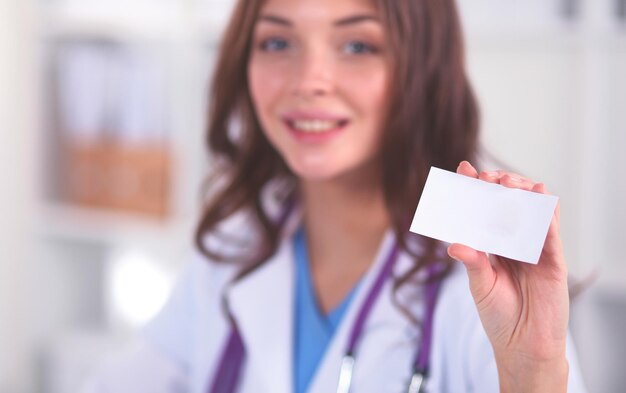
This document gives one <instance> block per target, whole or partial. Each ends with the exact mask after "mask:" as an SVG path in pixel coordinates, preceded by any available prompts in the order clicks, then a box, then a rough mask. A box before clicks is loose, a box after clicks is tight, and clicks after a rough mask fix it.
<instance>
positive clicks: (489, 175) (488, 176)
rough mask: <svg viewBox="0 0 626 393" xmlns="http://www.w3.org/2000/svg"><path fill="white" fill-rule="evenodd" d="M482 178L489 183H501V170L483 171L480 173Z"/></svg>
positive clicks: (479, 176)
mask: <svg viewBox="0 0 626 393" xmlns="http://www.w3.org/2000/svg"><path fill="white" fill-rule="evenodd" d="M478 178H479V179H480V180H484V181H486V182H489V183H496V184H497V183H500V172H498V171H482V172H480V174H479V175H478Z"/></svg>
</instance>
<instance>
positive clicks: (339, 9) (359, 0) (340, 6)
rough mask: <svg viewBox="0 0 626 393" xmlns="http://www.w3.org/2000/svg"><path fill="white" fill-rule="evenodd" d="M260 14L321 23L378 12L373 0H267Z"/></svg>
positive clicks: (296, 21) (301, 21)
mask: <svg viewBox="0 0 626 393" xmlns="http://www.w3.org/2000/svg"><path fill="white" fill-rule="evenodd" d="M260 14H261V15H265V14H271V15H276V16H281V17H284V18H286V19H289V20H290V21H293V22H294V23H307V22H314V23H320V22H332V21H334V20H337V19H340V18H342V17H346V16H350V15H354V14H367V15H377V14H378V12H377V9H376V7H375V5H374V2H373V1H372V0H266V1H265V2H264V4H263V6H262V7H261V12H260Z"/></svg>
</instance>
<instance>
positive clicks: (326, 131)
mask: <svg viewBox="0 0 626 393" xmlns="http://www.w3.org/2000/svg"><path fill="white" fill-rule="evenodd" d="M222 45H223V46H222V50H221V53H220V57H219V60H218V63H217V67H216V73H215V77H214V81H213V82H214V83H213V90H212V96H211V98H212V101H211V108H210V110H209V118H210V124H209V128H208V147H209V149H210V151H211V153H212V155H213V157H215V158H216V159H217V169H216V172H215V174H214V176H215V177H214V178H213V180H214V181H213V182H212V183H210V189H209V191H210V193H209V195H210V198H209V199H208V201H207V205H206V207H205V210H204V213H203V216H202V218H201V220H200V223H199V225H198V229H197V232H196V243H197V247H198V249H199V251H200V253H199V255H198V256H197V258H196V259H195V260H194V261H193V263H191V264H190V266H189V267H188V269H187V271H186V273H185V274H184V275H183V278H182V279H181V281H180V283H179V284H178V286H177V287H176V289H175V290H174V293H173V295H172V297H171V299H170V301H169V302H168V304H167V305H166V306H165V308H164V309H163V310H162V311H161V313H160V314H159V315H158V316H157V317H156V318H155V319H154V320H153V321H152V322H151V323H149V324H148V325H147V326H146V328H145V330H144V335H143V337H144V342H143V347H141V348H140V349H138V350H137V351H136V352H134V353H133V354H132V356H131V357H130V359H129V360H127V362H126V363H125V365H126V367H119V366H117V367H116V366H112V367H111V369H110V370H108V371H105V372H104V373H103V374H102V375H103V376H102V377H101V379H100V381H101V382H100V383H101V384H102V385H101V386H107V387H109V386H111V387H110V388H109V389H108V390H107V391H115V392H120V391H133V392H137V391H151V392H154V391H155V390H154V386H156V385H158V386H160V387H162V388H161V389H160V390H158V389H157V390H156V391H163V392H170V391H181V390H184V391H186V390H190V391H192V392H198V393H200V392H202V393H205V392H210V393H234V392H268V393H288V392H296V393H301V392H302V393H303V392H309V393H328V392H333V391H337V392H341V393H348V392H358V393H361V392H364V393H369V392H372V393H381V392H383V393H387V392H398V391H409V392H413V393H418V392H431V393H435V392H470V391H472V392H481V393H483V392H487V393H489V392H498V391H502V392H529V391H542V392H543V391H550V392H560V391H565V390H566V389H569V391H570V392H584V387H583V385H582V383H581V382H580V378H579V373H578V368H577V364H576V359H575V356H574V355H573V353H572V352H571V347H570V346H569V344H568V345H566V342H567V321H568V316H569V314H568V305H569V304H568V298H567V280H566V277H567V269H566V267H565V263H564V259H563V253H562V247H561V244H560V238H559V235H558V225H559V223H558V210H557V213H556V214H555V216H554V217H553V220H552V224H551V227H550V232H549V234H548V238H547V240H546V243H545V246H544V249H543V254H542V257H541V260H540V261H539V263H538V265H537V266H521V265H519V263H518V262H516V261H512V260H507V259H505V258H501V257H497V256H488V255H486V254H484V253H482V252H479V251H476V250H473V249H471V248H468V247H465V246H463V245H460V244H455V245H452V246H450V247H449V248H446V247H447V245H445V244H442V243H439V242H437V241H435V240H434V239H428V238H423V237H419V236H417V235H412V234H409V232H408V229H409V224H410V222H409V220H410V215H411V214H412V213H413V211H414V210H415V206H416V204H417V201H418V200H419V197H420V195H421V193H422V190H423V187H424V183H425V180H426V176H427V173H428V170H429V169H430V167H431V166H437V167H440V168H443V169H447V170H451V171H454V170H456V171H457V172H458V173H459V174H462V175H465V176H471V177H474V178H478V179H480V180H482V181H487V182H491V183H497V184H500V185H502V186H505V187H510V188H519V189H524V190H527V191H532V192H539V193H545V192H546V191H545V187H544V186H543V184H540V183H539V184H536V183H534V182H533V181H531V180H529V179H524V178H520V177H518V176H515V175H513V174H509V173H506V172H502V171H500V172H494V173H486V172H481V173H479V172H478V171H477V170H476V169H475V168H474V167H473V166H472V165H471V164H470V163H469V162H468V161H467V160H474V159H475V158H476V146H477V138H478V110H477V105H476V102H475V99H474V96H473V94H472V90H471V88H470V84H469V82H468V79H467V77H466V73H465V67H464V54H463V42H462V34H461V31H460V23H459V20H458V15H457V11H456V6H455V3H454V1H453V0H376V1H365V0H265V1H262V0H254V1H250V0H245V1H244V0H240V1H239V2H238V3H237V6H236V8H235V11H234V14H233V17H232V19H231V22H230V25H229V27H228V30H227V32H226V35H225V37H224V41H223V44H222ZM235 126H236V127H237V128H235ZM455 197H457V198H462V197H463V196H462V195H460V196H458V195H457V196H455ZM446 251H447V252H446ZM451 257H453V258H455V259H458V260H461V261H463V264H465V266H466V267H467V269H463V268H462V266H463V265H462V264H460V263H457V262H455V261H454V260H453V259H452V258H451ZM468 278H469V285H468ZM151 369H152V370H155V371H158V372H150V370H151ZM140 372H143V373H144V375H151V377H150V378H149V379H148V380H147V381H145V382H143V383H144V384H143V385H142V381H137V385H132V386H131V385H130V384H129V385H126V384H125V382H123V381H125V380H124V378H129V379H130V380H135V381H136V380H137V377H136V375H139V373H140ZM107 374H108V375H110V377H108V376H107ZM120 375H121V376H122V377H120ZM109 381H114V382H109ZM120 381H122V382H120ZM108 383H112V385H107V384H108ZM116 383H119V385H117V384H116ZM148 384H150V388H148V387H147V386H148ZM155 384H156V385H155ZM96 385H97V382H96ZM173 386H177V387H173ZM181 386H183V387H181ZM103 390H104V389H103ZM103 390H102V391H103Z"/></svg>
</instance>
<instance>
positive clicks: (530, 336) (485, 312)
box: [448, 161, 569, 392]
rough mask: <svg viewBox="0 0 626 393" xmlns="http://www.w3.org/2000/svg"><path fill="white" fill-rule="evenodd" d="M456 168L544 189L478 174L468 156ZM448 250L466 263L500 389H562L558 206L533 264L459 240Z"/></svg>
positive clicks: (563, 295)
mask: <svg viewBox="0 0 626 393" xmlns="http://www.w3.org/2000/svg"><path fill="white" fill-rule="evenodd" d="M457 173H459V174H462V175H465V176H470V177H473V178H478V179H481V180H484V181H487V182H490V183H498V184H501V185H503V186H505V187H510V188H520V189H523V190H527V191H532V192H538V193H542V194H545V193H546V189H545V186H544V185H543V184H542V183H534V182H532V181H531V180H529V179H525V178H523V177H521V176H518V175H515V174H512V173H507V172H504V171H495V172H481V173H480V174H478V173H477V172H476V169H474V167H472V165H471V164H469V163H468V162H467V161H463V162H461V164H460V165H459V167H458V168H457ZM448 254H449V255H450V256H451V257H452V258H454V259H457V260H459V261H461V262H463V264H464V265H465V267H466V268H467V274H468V276H469V282H470V289H471V292H472V295H473V297H474V301H475V303H476V307H477V308H478V312H479V315H480V319H481V321H482V324H483V327H484V328H485V331H486V332H487V336H488V337H489V340H490V342H491V344H492V346H493V349H494V354H495V356H496V362H497V365H498V373H499V377H500V387H501V392H565V391H566V390H567V374H568V363H567V360H566V357H565V342H566V337H567V325H568V319H569V295H568V288H567V267H566V264H565V258H564V256H563V248H562V245H561V239H560V236H559V207H558V205H557V208H556V211H555V213H554V215H553V217H552V222H551V223H550V228H549V230H548V235H547V238H546V241H545V244H544V246H543V250H542V252H541V256H540V259H539V263H538V264H537V265H532V264H528V263H523V262H518V261H514V260H511V259H507V258H504V257H500V256H496V255H487V254H485V253H484V252H479V251H476V250H474V249H472V248H470V247H467V246H464V245H461V244H452V245H451V246H450V247H449V248H448Z"/></svg>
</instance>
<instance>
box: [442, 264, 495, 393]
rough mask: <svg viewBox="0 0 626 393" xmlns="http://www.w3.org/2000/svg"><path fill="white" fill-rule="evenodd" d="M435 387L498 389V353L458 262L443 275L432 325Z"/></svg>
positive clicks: (480, 389)
mask: <svg viewBox="0 0 626 393" xmlns="http://www.w3.org/2000/svg"><path fill="white" fill-rule="evenodd" d="M431 366H432V378H431V382H432V384H433V385H435V386H436V388H435V390H433V391H446V392H457V391H458V392H467V391H480V392H497V391H498V390H499V387H498V375H497V367H496V363H495V357H494V355H493V350H492V347H491V344H490V342H489V339H488V337H487V334H486V333H485V331H484V329H483V327H482V324H481V322H480V318H479V315H478V310H477V309H476V306H475V304H474V299H473V297H472V294H471V292H470V289H469V281H468V278H467V274H466V272H465V268H464V267H463V265H461V264H460V263H456V264H455V265H454V267H453V269H452V271H451V273H450V274H449V275H448V276H447V277H446V278H445V279H444V281H443V283H442V286H441V289H440V294H439V299H438V302H437V306H436V309H435V320H434V326H433V347H432V363H431Z"/></svg>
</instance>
